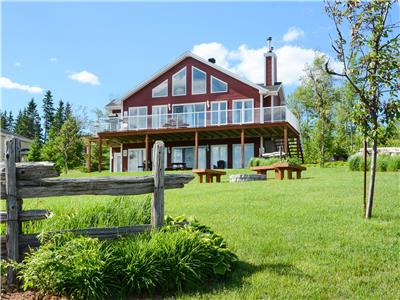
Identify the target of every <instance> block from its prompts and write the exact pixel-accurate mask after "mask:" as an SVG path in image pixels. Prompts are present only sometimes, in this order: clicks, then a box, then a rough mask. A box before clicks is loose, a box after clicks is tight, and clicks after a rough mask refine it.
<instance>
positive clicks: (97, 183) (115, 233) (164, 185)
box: [0, 138, 193, 285]
mask: <svg viewBox="0 0 400 300" xmlns="http://www.w3.org/2000/svg"><path fill="white" fill-rule="evenodd" d="M20 148H21V147H20V141H19V140H18V139H15V138H14V139H11V140H10V141H7V143H6V161H5V164H4V165H1V166H0V184H1V199H6V202H7V204H6V208H7V211H2V212H0V222H1V223H6V236H1V237H0V238H1V257H2V258H5V257H7V258H9V259H12V260H14V261H19V260H20V258H21V257H22V256H23V254H24V252H26V251H27V250H29V248H30V247H38V246H39V245H40V242H39V240H38V238H37V235H38V234H24V233H23V232H22V222H25V221H33V220H42V219H46V218H48V217H49V215H50V214H51V212H50V211H48V210H23V209H22V206H23V200H22V199H24V198H41V197H54V196H66V195H139V194H147V193H153V200H152V205H151V224H141V225H131V226H123V227H110V228H83V229H72V230H62V231H54V232H51V233H50V234H53V233H62V232H74V233H76V234H78V235H87V236H91V237H96V238H99V239H115V238H118V237H121V236H126V235H131V234H136V233H140V232H144V231H147V230H150V229H152V228H154V229H156V228H159V227H161V226H162V225H163V222H164V190H165V189H175V188H182V187H183V186H184V184H186V183H188V182H190V181H191V180H192V179H193V175H192V174H167V175H165V174H164V151H165V147H164V143H163V142H161V141H157V142H155V145H154V147H153V166H154V167H153V175H151V176H108V177H85V178H57V177H56V176H59V174H58V172H57V170H56V169H55V167H54V164H53V163H51V162H36V163H34V162H31V163H24V162H23V163H21V162H19V159H20ZM54 177H55V178H54ZM82 200H83V201H84V199H82ZM7 280H8V284H11V285H12V284H15V283H16V273H15V271H14V270H13V269H11V268H10V269H9V270H8V274H7Z"/></svg>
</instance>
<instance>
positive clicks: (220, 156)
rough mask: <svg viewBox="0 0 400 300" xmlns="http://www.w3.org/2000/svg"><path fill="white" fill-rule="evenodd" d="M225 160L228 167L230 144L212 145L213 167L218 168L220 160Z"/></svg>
mask: <svg viewBox="0 0 400 300" xmlns="http://www.w3.org/2000/svg"><path fill="white" fill-rule="evenodd" d="M220 160H221V161H224V165H225V168H227V167H228V145H211V168H212V169H217V168H218V161H220Z"/></svg>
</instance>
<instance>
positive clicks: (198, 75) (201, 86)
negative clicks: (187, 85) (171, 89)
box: [192, 67, 206, 95]
mask: <svg viewBox="0 0 400 300" xmlns="http://www.w3.org/2000/svg"><path fill="white" fill-rule="evenodd" d="M205 93H206V72H203V71H202V70H200V69H197V68H196V67H192V94H193V95H198V94H205Z"/></svg>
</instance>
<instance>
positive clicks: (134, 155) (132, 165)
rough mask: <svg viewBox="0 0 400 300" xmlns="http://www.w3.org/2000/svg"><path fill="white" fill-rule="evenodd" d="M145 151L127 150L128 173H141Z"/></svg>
mask: <svg viewBox="0 0 400 300" xmlns="http://www.w3.org/2000/svg"><path fill="white" fill-rule="evenodd" d="M144 159H145V149H128V172H136V171H143V168H142V166H143V163H144Z"/></svg>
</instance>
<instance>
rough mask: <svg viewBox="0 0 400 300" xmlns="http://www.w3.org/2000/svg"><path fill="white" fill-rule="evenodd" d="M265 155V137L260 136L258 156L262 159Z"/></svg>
mask: <svg viewBox="0 0 400 300" xmlns="http://www.w3.org/2000/svg"><path fill="white" fill-rule="evenodd" d="M263 154H264V137H263V136H260V153H259V154H258V156H259V157H262V155H263Z"/></svg>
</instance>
